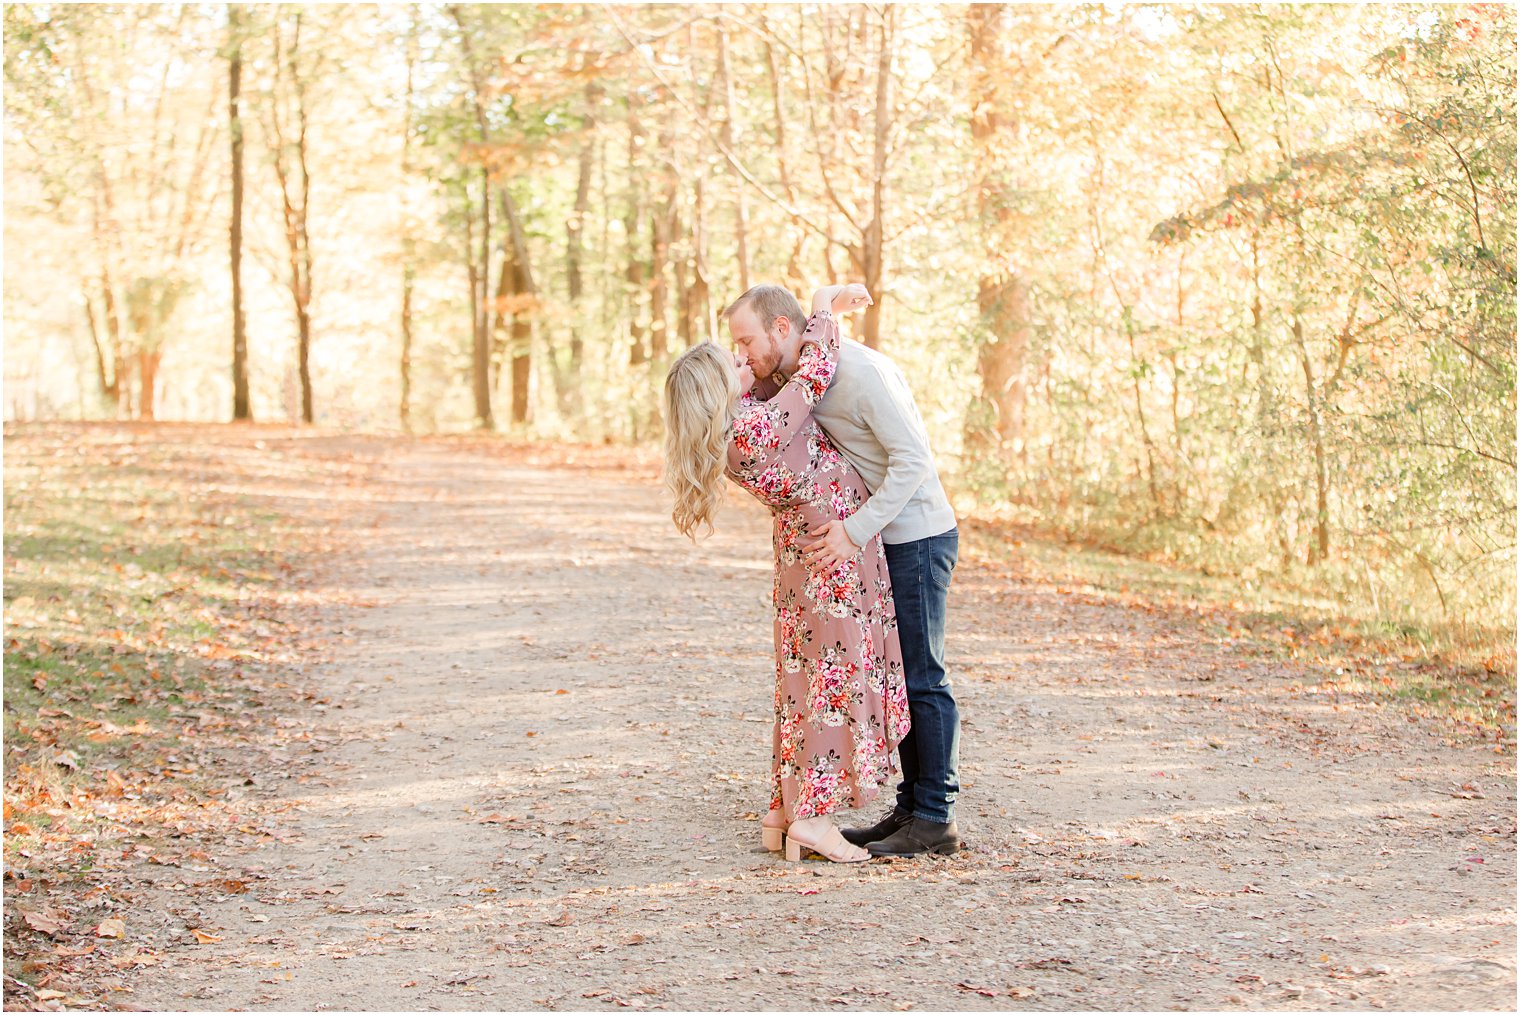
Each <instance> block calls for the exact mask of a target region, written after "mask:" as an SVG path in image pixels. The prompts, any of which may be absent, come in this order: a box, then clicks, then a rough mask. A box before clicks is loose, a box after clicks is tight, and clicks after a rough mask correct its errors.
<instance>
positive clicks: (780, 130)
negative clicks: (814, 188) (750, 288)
mask: <svg viewBox="0 0 1520 1015" xmlns="http://www.w3.org/2000/svg"><path fill="white" fill-rule="evenodd" d="M761 25H762V26H763V27H764V26H765V25H766V22H765V16H764V14H762V15H761ZM765 68H766V72H767V73H768V74H769V75H770V83H771V108H772V111H773V112H774V114H775V124H774V127H775V137H776V168H777V170H778V171H779V172H780V174H781V190H782V193H784V194H785V195H786V201H787V204H788V205H790V206H792V207H793V208H795V207H796V206H797V191H796V188H794V187H793V186H792V174H791V172H790V170H789V169H788V163H789V162H790V152H789V151H788V150H787V147H786V113H785V107H784V102H785V100H784V96H783V94H782V83H781V72H780V68H778V67H777V65H776V51H775V48H774V47H772V46H771V44H770V42H769V41H767V42H766V43H765ZM792 237H793V239H792V249H791V253H789V254H788V255H787V259H786V285H787V288H789V289H791V290H793V291H794V292H800V291H801V290H802V289H803V288H804V284H805V280H804V278H803V274H802V245H803V244H804V243H805V242H806V239H807V231H806V230H805V229H793V230H792Z"/></svg>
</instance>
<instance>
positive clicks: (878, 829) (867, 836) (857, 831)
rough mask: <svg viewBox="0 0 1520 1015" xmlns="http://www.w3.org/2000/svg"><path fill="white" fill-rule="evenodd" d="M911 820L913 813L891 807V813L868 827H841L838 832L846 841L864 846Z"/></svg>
mask: <svg viewBox="0 0 1520 1015" xmlns="http://www.w3.org/2000/svg"><path fill="white" fill-rule="evenodd" d="M912 820H913V815H911V814H909V813H908V812H907V811H905V810H903V809H902V808H900V807H893V808H892V813H891V814H888V815H887V816H886V817H884V818H882V819H881V820H880V821H878V822H876V824H874V825H871V826H870V827H868V828H842V829H840V831H839V834H840V835H843V836H844V839H845V841H846V842H852V843H854V844H855V845H857V846H864V845H865V844H866V843H868V842H875V841H876V840H878V839H885V838H886V837H887V836H889V835H891V834H892V833H893V832H895V831H897V830H898V829H899V828H901V827H902V826H903V825H906V824H907V823H908V822H909V821H912Z"/></svg>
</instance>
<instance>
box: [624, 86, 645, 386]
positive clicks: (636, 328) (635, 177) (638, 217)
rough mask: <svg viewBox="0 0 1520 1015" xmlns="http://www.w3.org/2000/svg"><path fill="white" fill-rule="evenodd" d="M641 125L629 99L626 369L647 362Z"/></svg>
mask: <svg viewBox="0 0 1520 1015" xmlns="http://www.w3.org/2000/svg"><path fill="white" fill-rule="evenodd" d="M644 136H645V135H644V129H643V125H642V124H641V123H640V122H639V99H638V97H637V96H635V95H629V96H628V209H627V215H626V217H625V218H624V219H623V227H624V228H623V235H624V238H625V240H626V241H627V243H628V267H627V269H626V270H625V271H624V273H623V278H624V279H625V280H626V281H627V283H628V285H627V288H626V291H627V293H628V335H629V346H628V365H629V366H634V367H636V366H639V365H641V364H643V363H644V362H645V361H647V360H648V359H649V352H648V349H647V348H646V347H645V344H644V325H643V319H642V315H641V313H640V310H641V309H642V306H641V303H642V300H641V297H642V296H643V294H644V258H643V247H642V244H641V242H640V236H641V235H642V231H641V230H642V225H643V221H644V187H643V184H642V178H643V176H642V174H643V173H644V171H645V170H644V167H643V166H641V165H640V162H641V161H642V160H641V159H640V157H639V149H640V148H641V147H642V144H641V142H642V141H643V140H644Z"/></svg>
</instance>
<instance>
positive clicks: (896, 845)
mask: <svg viewBox="0 0 1520 1015" xmlns="http://www.w3.org/2000/svg"><path fill="white" fill-rule="evenodd" d="M960 848H961V836H960V831H959V829H957V828H956V827H955V822H953V821H952V822H950V823H949V824H944V825H941V824H938V823H936V822H933V821H925V820H923V819H922V818H915V817H911V816H910V817H909V818H908V820H907V822H906V823H904V824H903V826H902V827H901V828H899V829H898V830H897V831H895V832H893V833H892V834H891V835H889V836H887V837H886V838H884V839H880V840H873V841H871V842H868V843H866V849H868V850H870V851H871V855H872V856H918V855H920V854H922V853H954V852H957V851H958V850H959V849H960Z"/></svg>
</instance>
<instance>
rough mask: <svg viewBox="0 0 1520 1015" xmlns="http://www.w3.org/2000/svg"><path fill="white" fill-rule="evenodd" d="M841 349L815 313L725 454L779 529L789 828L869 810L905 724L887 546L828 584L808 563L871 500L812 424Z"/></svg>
mask: <svg viewBox="0 0 1520 1015" xmlns="http://www.w3.org/2000/svg"><path fill="white" fill-rule="evenodd" d="M839 341H840V338H839V326H838V323H837V322H836V321H835V320H834V317H833V315H832V314H831V313H829V312H828V311H826V310H825V311H820V312H819V313H816V314H814V315H813V316H812V317H811V318H810V319H809V320H808V325H807V330H806V331H804V332H803V342H804V343H805V344H804V345H803V347H802V356H801V361H800V362H799V364H798V368H797V372H796V373H795V374H794V375H793V376H792V378H791V380H789V381H788V382H787V383H786V385H785V386H784V387H782V388H781V390H780V391H779V392H778V393H777V394H776V395H775V397H773V398H771V399H770V400H769V401H760V400H757V399H755V398H753V397H751V396H749V395H746V396H744V398H743V400H742V401H741V403H740V405H739V410H738V413H737V414H736V416H735V417H734V421H733V424H732V428H731V430H730V437H729V443H728V474H729V476H730V477H732V478H733V479H734V481H735V482H737V483H738V484H739V485H740V486H742V487H744V489H746V490H748V491H749V492H750V493H752V494H754V495H755V496H756V497H758V498H759V499H760V500H761V501H762V502H763V503H765V504H766V505H768V506H769V507H770V509H771V512H772V514H773V515H774V516H775V520H776V524H775V534H774V540H773V542H774V546H775V551H776V576H775V586H774V590H773V593H772V600H773V602H774V604H775V636H776V696H775V706H776V725H775V729H774V732H773V735H772V744H771V773H772V788H771V803H770V806H771V809H773V810H774V809H777V808H781V809H783V810H784V811H785V813H786V815H787V816H788V818H790V819H791V820H799V819H802V818H811V817H817V816H819V815H823V814H830V813H832V812H834V811H835V810H838V809H839V808H841V807H860V806H862V805H864V804H866V803H869V802H870V801H871V799H872V798H874V797H875V796H876V794H877V792H878V791H879V790H880V788H881V787H882V786H883V785H884V784H886V783H887V782H888V781H889V780H890V779H891V778H892V777H893V776H894V774H895V772H896V766H895V765H894V763H893V751H894V750H895V749H896V748H897V744H898V742H899V741H901V740H902V738H903V737H904V736H905V735H906V734H907V732H908V725H909V719H908V696H907V689H906V686H905V685H904V683H903V668H902V649H901V648H900V646H899V644H898V636H897V614H896V611H895V609H894V608H893V605H892V583H891V579H890V578H889V577H888V573H887V561H886V557H885V556H884V554H883V551H882V546H881V537H880V536H872V537H871V540H870V542H869V543H868V544H867V545H866V546H865V547H863V548H862V549H861V552H860V553H858V554H856V555H855V557H854V559H852V560H849V561H846V562H844V563H843V564H841V565H839V566H838V567H836V568H834V569H833V570H832V571H830V572H828V573H815V572H813V571H812V570H811V569H810V568H809V567H808V565H807V563H806V562H805V561H804V560H803V557H802V550H801V546H802V545H806V544H807V543H810V542H812V541H813V538H814V537H812V536H809V535H808V530H809V529H811V528H814V527H816V526H818V525H822V524H824V523H825V522H828V521H831V520H834V519H843V518H847V517H849V516H850V515H851V514H852V513H854V511H855V510H856V509H857V508H859V507H860V505H861V504H862V503H864V502H865V500H866V497H867V496H869V494H868V492H867V490H866V487H865V484H864V483H863V482H862V481H861V478H860V475H859V474H858V473H857V472H856V471H855V469H854V467H853V466H851V465H850V463H849V462H848V461H846V459H845V457H844V456H843V455H842V454H840V452H839V449H838V448H837V447H835V446H834V443H833V441H831V440H830V439H829V437H828V435H827V434H825V433H824V432H823V430H822V429H821V428H820V427H819V425H818V423H817V422H816V421H815V420H814V419H813V406H814V405H815V404H817V402H818V400H819V399H820V398H821V397H823V393H824V392H825V391H827V390H828V386H829V382H830V381H832V380H833V378H834V368H835V366H836V365H837V364H838V362H839Z"/></svg>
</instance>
